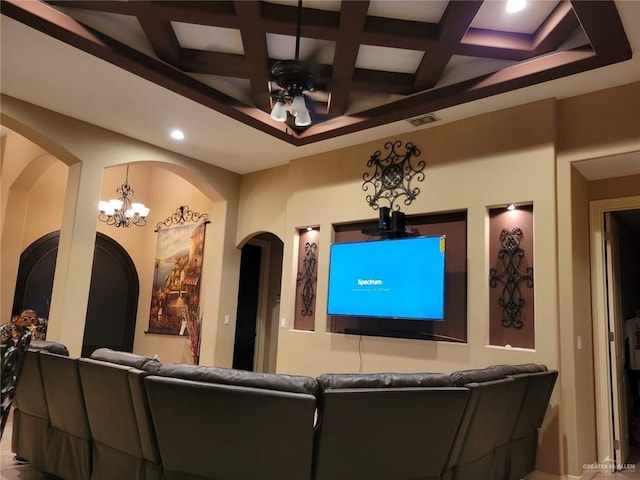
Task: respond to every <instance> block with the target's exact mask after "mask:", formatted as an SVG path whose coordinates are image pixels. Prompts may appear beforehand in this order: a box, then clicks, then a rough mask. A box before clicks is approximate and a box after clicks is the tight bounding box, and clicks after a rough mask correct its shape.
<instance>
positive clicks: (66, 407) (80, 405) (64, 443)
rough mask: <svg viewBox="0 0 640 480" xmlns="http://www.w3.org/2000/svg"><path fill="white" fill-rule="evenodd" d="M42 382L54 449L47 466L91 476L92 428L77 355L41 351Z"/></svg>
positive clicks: (51, 469)
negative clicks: (67, 355)
mask: <svg viewBox="0 0 640 480" xmlns="http://www.w3.org/2000/svg"><path fill="white" fill-rule="evenodd" d="M38 355H40V367H41V369H42V383H43V385H44V390H45V395H46V397H47V407H48V410H49V418H50V419H51V426H52V427H53V429H52V432H51V443H50V446H51V450H50V451H49V452H48V459H47V465H46V468H45V470H46V471H47V472H48V473H52V474H54V475H56V476H58V477H62V478H74V479H88V478H89V476H90V468H91V431H90V428H89V421H88V419H87V412H86V409H85V403H84V395H83V393H82V385H81V381H80V374H79V372H78V359H77V358H70V357H65V356H62V355H55V354H52V353H49V352H47V351H44V350H43V351H40V352H38Z"/></svg>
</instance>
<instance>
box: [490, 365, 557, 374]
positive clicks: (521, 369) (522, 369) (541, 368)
mask: <svg viewBox="0 0 640 480" xmlns="http://www.w3.org/2000/svg"><path fill="white" fill-rule="evenodd" d="M487 368H498V369H502V370H503V371H509V373H508V375H519V374H521V373H538V372H546V371H547V367H546V366H545V365H541V364H538V363H521V364H518V365H491V366H490V367H487Z"/></svg>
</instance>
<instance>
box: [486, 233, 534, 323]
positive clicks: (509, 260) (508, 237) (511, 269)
mask: <svg viewBox="0 0 640 480" xmlns="http://www.w3.org/2000/svg"><path fill="white" fill-rule="evenodd" d="M522 235H523V233H522V229H521V228H519V227H516V228H514V229H513V230H509V229H508V228H503V229H502V231H501V232H500V241H501V242H502V247H501V248H500V250H498V259H499V260H501V261H502V265H503V270H502V272H499V273H498V270H497V269H496V268H495V267H493V268H491V270H489V285H490V286H491V288H496V287H497V286H498V284H501V285H502V295H501V297H500V298H499V299H498V304H499V305H500V306H501V307H502V326H503V327H505V328H509V327H513V328H522V307H523V306H524V304H525V299H524V298H523V296H522V291H521V290H520V284H522V283H523V282H527V287H529V288H533V267H527V270H526V273H523V272H521V271H520V263H521V262H522V259H523V257H524V250H523V249H522V248H521V247H520V241H521V240H522Z"/></svg>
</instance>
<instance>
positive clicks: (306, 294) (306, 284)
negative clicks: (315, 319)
mask: <svg viewBox="0 0 640 480" xmlns="http://www.w3.org/2000/svg"><path fill="white" fill-rule="evenodd" d="M317 264H318V244H317V243H315V242H307V243H305V245H304V260H303V261H302V268H303V271H302V272H298V279H297V280H296V283H297V284H298V285H300V284H302V293H301V297H302V308H301V309H300V313H301V314H302V315H304V316H307V317H310V316H312V315H313V300H314V299H315V297H316V281H317V279H318V277H317V275H316V266H317Z"/></svg>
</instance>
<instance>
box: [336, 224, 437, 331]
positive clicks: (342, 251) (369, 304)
mask: <svg viewBox="0 0 640 480" xmlns="http://www.w3.org/2000/svg"><path fill="white" fill-rule="evenodd" d="M444 259H445V237H444V236H438V237H415V238H403V239H394V240H378V241H371V242H353V243H334V244H333V245H331V256H330V259H329V292H328V306H327V313H328V314H329V315H344V316H358V317H382V318H401V319H411V320H443V319H444V273H445V269H444Z"/></svg>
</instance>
